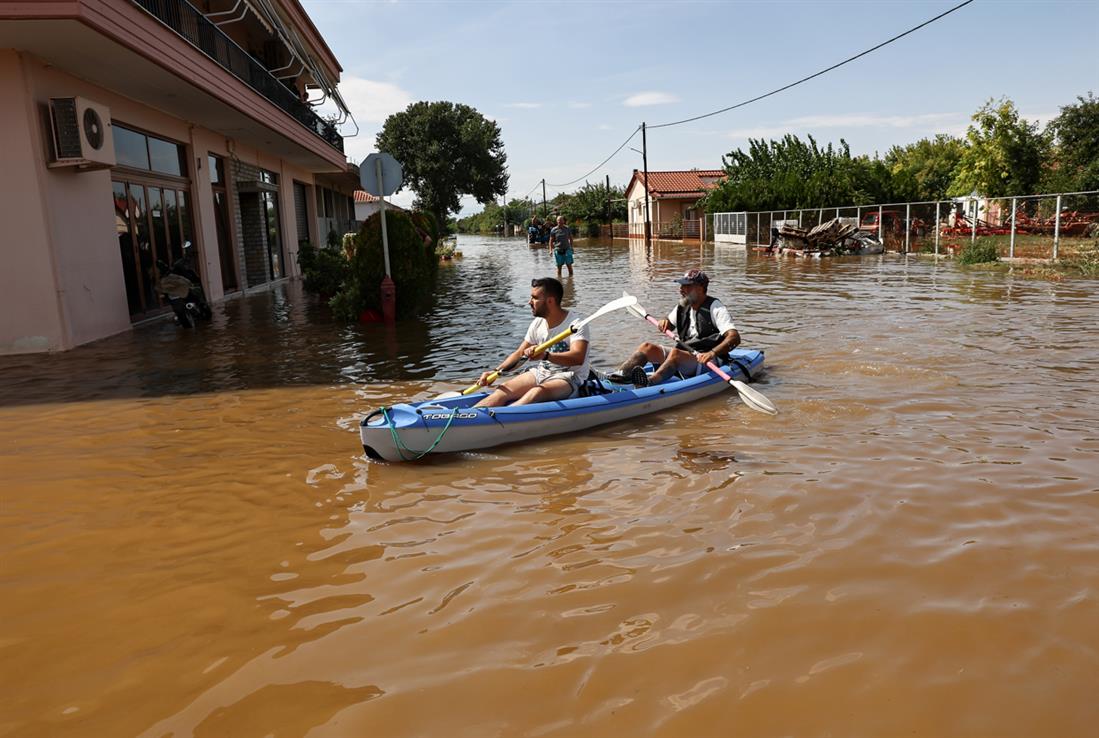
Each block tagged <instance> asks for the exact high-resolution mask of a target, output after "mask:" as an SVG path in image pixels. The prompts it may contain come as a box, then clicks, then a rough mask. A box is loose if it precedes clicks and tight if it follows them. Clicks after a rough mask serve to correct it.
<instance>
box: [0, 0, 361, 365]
mask: <svg viewBox="0 0 1099 738" xmlns="http://www.w3.org/2000/svg"><path fill="white" fill-rule="evenodd" d="M341 71H342V69H341V67H340V65H339V62H338V61H337V60H336V58H335V56H334V55H333V54H332V52H331V50H330V49H329V48H328V46H327V45H326V44H325V42H324V39H323V38H322V37H321V35H320V33H319V32H318V31H317V29H316V27H315V26H314V25H313V23H312V22H311V21H310V20H309V17H308V16H307V15H306V13H305V11H304V10H303V9H302V6H301V4H300V3H299V2H298V0H194V2H193V3H189V2H187V0H66V2H0V96H2V99H3V101H4V104H3V106H2V107H0V136H2V140H3V145H2V146H0V224H2V227H3V229H4V232H3V236H2V239H0V242H2V244H3V248H2V253H3V256H4V261H5V267H4V269H3V270H2V271H0V308H2V309H0V354H2V353H19V352H30V351H54V350H63V349H68V348H71V347H73V346H77V345H79V344H83V343H87V342H88V341H93V340H95V339H98V338H102V337H104V336H109V335H111V334H114V333H118V332H119V331H124V330H127V329H128V328H129V327H130V326H131V325H132V324H133V323H135V322H139V321H141V320H144V319H146V318H150V317H153V316H156V315H159V314H161V313H163V312H165V311H166V310H167V307H166V303H165V302H164V300H163V298H161V297H160V296H159V295H157V293H156V291H155V288H154V285H155V283H156V281H157V279H158V278H159V274H160V272H159V270H158V268H157V262H158V261H161V262H167V263H169V264H170V263H172V262H174V261H175V260H177V259H179V258H180V257H181V256H182V255H183V245H184V243H185V242H187V241H190V242H192V243H193V246H194V249H193V252H194V262H195V264H194V266H195V269H196V271H198V272H199V274H200V275H201V277H202V282H203V286H204V287H205V289H206V293H207V295H208V296H209V297H210V298H211V299H212V300H218V299H221V298H223V297H224V296H225V295H231V294H234V293H240V292H243V291H247V290H249V289H258V288H265V287H267V286H269V285H271V284H274V283H277V282H279V281H281V280H284V279H287V278H288V277H293V276H297V275H298V272H299V267H298V264H297V252H298V248H299V245H300V244H302V243H304V242H314V243H320V242H322V241H323V240H324V238H325V236H326V234H327V227H326V226H327V225H329V224H330V223H331V221H332V220H346V221H347V223H345V224H343V225H341V226H340V228H341V229H342V230H350V229H351V228H353V223H351V221H352V220H353V219H354V215H353V213H354V205H353V203H352V199H351V198H352V193H353V192H354V190H355V188H356V186H357V185H358V173H357V170H356V168H355V167H354V166H353V165H350V164H348V162H347V160H346V157H345V156H344V153H343V139H342V137H341V136H340V134H339V132H338V131H337V129H336V126H335V125H334V122H333V121H330V120H326V119H325V118H322V117H319V116H318V115H317V113H316V112H315V111H314V109H313V107H312V105H311V104H310V103H311V102H313V101H319V100H323V99H328V100H331V101H333V102H334V103H335V105H336V107H337V108H340V109H342V110H343V111H344V113H345V114H346V105H344V103H343V101H342V100H340V98H339V95H338V93H337V92H336V83H337V82H338V81H339V77H340V73H341Z"/></svg>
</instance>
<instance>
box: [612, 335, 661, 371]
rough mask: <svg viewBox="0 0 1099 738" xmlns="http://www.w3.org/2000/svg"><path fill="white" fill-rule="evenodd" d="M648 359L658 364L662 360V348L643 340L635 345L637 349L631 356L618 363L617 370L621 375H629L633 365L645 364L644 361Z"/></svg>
mask: <svg viewBox="0 0 1099 738" xmlns="http://www.w3.org/2000/svg"><path fill="white" fill-rule="evenodd" d="M650 361H651V362H652V363H653V364H654V365H656V366H659V365H660V363H661V362H662V361H664V349H663V348H661V347H660V346H657V345H656V344H655V343H651V342H649V341H645V343H643V344H641V345H640V346H638V347H637V351H635V352H634V354H633V356H631V357H630V358H628V359H626V360H625V361H623V362H622V363H621V364H619V365H618V369H617V371H618V372H619V373H621V374H622V375H623V376H629V374H630V371H631V370H633V368H634V367H635V366H645V363H646V362H650Z"/></svg>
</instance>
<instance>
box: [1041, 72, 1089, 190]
mask: <svg viewBox="0 0 1099 738" xmlns="http://www.w3.org/2000/svg"><path fill="white" fill-rule="evenodd" d="M1076 99H1077V100H1078V101H1079V102H1078V103H1077V104H1075V105H1066V106H1065V107H1063V108H1061V114H1060V115H1058V116H1057V117H1056V118H1054V119H1053V120H1052V121H1050V124H1049V128H1048V131H1049V132H1050V134H1051V136H1052V139H1053V144H1054V156H1053V158H1054V161H1055V162H1056V166H1055V167H1052V168H1051V169H1050V170H1048V172H1047V178H1046V187H1045V189H1047V190H1048V191H1058V192H1084V191H1088V190H1099V98H1096V97H1095V96H1094V95H1092V93H1090V92H1089V93H1088V96H1087V97H1086V98H1085V97H1084V96H1082V95H1081V96H1079V97H1077V98H1076Z"/></svg>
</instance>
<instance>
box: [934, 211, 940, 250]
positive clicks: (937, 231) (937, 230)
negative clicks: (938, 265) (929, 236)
mask: <svg viewBox="0 0 1099 738" xmlns="http://www.w3.org/2000/svg"><path fill="white" fill-rule="evenodd" d="M938 255H939V203H938V202H936V203H935V256H938Z"/></svg>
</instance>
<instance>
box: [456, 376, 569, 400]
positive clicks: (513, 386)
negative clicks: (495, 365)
mask: <svg viewBox="0 0 1099 738" xmlns="http://www.w3.org/2000/svg"><path fill="white" fill-rule="evenodd" d="M566 384H568V383H567V382H566ZM532 387H537V384H536V383H535V381H534V372H532V371H526V372H523V373H522V374H520V375H519V376H518V377H512V378H511V379H509V380H508V381H506V382H504V383H503V384H501V385H500V386H499V387H497V388H496V391H495V392H493V393H492V394H491V395H489V396H488V397H486V398H485V399H483V400H481V401H480V402H478V403H477V404H476V405H474V406H473V407H500V406H501V405H507V404H508V403H511V402H515V401H516V400H518V399H519V398H520V397H522V396H523V395H525V394H526V393H527V392H528V391H530V389H531V388H532Z"/></svg>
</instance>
